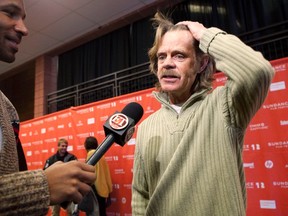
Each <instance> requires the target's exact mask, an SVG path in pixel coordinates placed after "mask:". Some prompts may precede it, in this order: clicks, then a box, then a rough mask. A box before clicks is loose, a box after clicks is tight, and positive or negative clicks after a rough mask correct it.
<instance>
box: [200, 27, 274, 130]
mask: <svg viewBox="0 0 288 216" xmlns="http://www.w3.org/2000/svg"><path fill="white" fill-rule="evenodd" d="M200 49H201V50H202V51H203V52H205V53H209V54H210V55H211V56H213V57H214V59H215V62H216V68H217V69H218V70H219V71H221V72H223V73H224V74H225V75H226V76H227V77H228V80H227V83H226V85H225V89H226V91H225V94H226V95H224V97H225V98H226V100H225V103H227V104H226V105H227V106H225V107H226V109H227V110H226V111H225V112H226V114H227V116H229V118H228V120H229V121H230V123H231V124H232V125H234V126H235V127H240V128H242V129H243V128H246V127H247V126H248V124H249V122H250V120H251V118H252V117H253V116H254V114H255V113H256V112H257V110H258V109H259V108H260V107H261V105H262V103H263V102H264V100H265V98H266V95H267V93H268V89H269V86H270V83H271V80H272V78H273V76H274V70H273V68H272V66H271V64H270V62H269V61H267V60H266V59H265V58H264V57H263V56H262V54H261V53H260V52H257V51H254V50H253V49H252V48H251V47H249V46H247V45H245V44H244V43H243V42H242V41H241V40H240V39H239V38H237V37H236V36H234V35H231V34H226V33H225V32H223V31H222V30H220V29H218V28H214V27H213V28H209V29H207V30H206V31H205V32H204V35H203V37H202V39H201V41H200ZM232 113H233V114H232Z"/></svg>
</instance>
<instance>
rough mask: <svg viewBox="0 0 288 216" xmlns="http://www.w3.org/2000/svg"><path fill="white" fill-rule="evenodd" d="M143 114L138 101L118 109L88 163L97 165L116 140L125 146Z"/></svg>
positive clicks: (108, 122) (110, 119)
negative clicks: (119, 110) (120, 109)
mask: <svg viewBox="0 0 288 216" xmlns="http://www.w3.org/2000/svg"><path fill="white" fill-rule="evenodd" d="M142 116H143V108H142V106H141V105H140V104H138V103H136V102H131V103H129V104H127V105H126V106H125V107H124V109H123V110H122V112H118V111H116V112H115V113H114V114H113V115H112V116H111V117H109V118H108V119H107V121H106V122H105V123H104V125H103V127H104V132H105V136H106V138H105V139H104V140H103V142H102V143H101V144H100V145H99V146H98V148H97V149H96V150H95V152H94V153H93V154H92V155H91V157H90V158H89V159H88V160H87V162H86V163H87V164H89V165H93V166H95V165H96V163H97V162H98V161H99V160H100V158H101V157H102V156H103V155H104V154H105V153H106V152H107V151H108V149H109V148H110V147H111V146H112V144H113V143H114V142H116V143H117V144H119V145H121V146H124V145H125V143H126V142H127V141H129V140H130V139H131V137H132V136H133V133H134V131H135V125H136V124H137V123H138V122H139V120H140V119H141V118H142ZM68 205H69V202H64V203H62V204H61V207H62V208H64V209H66V208H67V206H68Z"/></svg>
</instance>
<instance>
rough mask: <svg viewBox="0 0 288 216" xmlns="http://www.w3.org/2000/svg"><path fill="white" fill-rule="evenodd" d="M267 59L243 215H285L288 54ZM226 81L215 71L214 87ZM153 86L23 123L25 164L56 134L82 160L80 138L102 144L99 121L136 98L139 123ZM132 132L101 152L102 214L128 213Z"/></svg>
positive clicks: (53, 146) (33, 162)
mask: <svg viewBox="0 0 288 216" xmlns="http://www.w3.org/2000/svg"><path fill="white" fill-rule="evenodd" d="M271 63H272V65H273V67H274V68H275V71H276V75H275V77H274V79H273V82H272V84H271V86H270V90H269V94H268V97H267V99H266V100H265V102H264V104H263V105H262V108H261V109H260V110H259V111H258V112H257V114H256V115H255V117H254V118H253V119H252V121H251V123H250V124H249V126H248V128H247V134H246V137H245V143H244V149H243V152H244V153H243V158H244V167H245V173H246V181H247V182H246V187H247V193H248V209H247V215H248V216H255V215H261V216H286V215H288V90H287V87H288V86H287V85H288V58H283V59H279V60H275V61H272V62H271ZM225 82H226V77H225V76H224V74H223V73H219V74H216V81H215V84H214V87H217V86H220V85H223V84H224V83H225ZM153 90H154V89H147V90H144V91H140V92H136V93H132V94H128V95H124V96H119V97H115V98H111V99H108V100H103V101H99V102H95V103H90V104H87V105H83V106H79V107H71V108H70V109H66V110H62V111H60V112H56V113H53V114H49V115H46V116H43V117H40V118H36V119H33V120H29V121H25V122H22V123H21V129H20V138H21V141H22V145H23V149H24V152H25V155H26V159H27V163H28V168H29V169H30V170H31V169H42V168H43V166H44V163H45V160H46V159H47V158H48V157H50V156H51V155H52V154H55V153H56V151H57V141H58V139H59V138H66V139H67V140H68V142H69V146H68V151H69V152H71V153H73V154H75V155H76V156H77V157H78V160H80V161H85V158H86V152H85V149H84V145H83V143H84V140H85V138H86V137H87V136H95V137H96V138H97V139H98V141H99V143H101V142H102V141H103V140H104V138H105V134H104V129H103V124H104V123H105V121H106V120H107V118H108V117H109V116H111V115H112V114H113V113H114V112H115V111H121V110H122V109H123V108H124V106H126V105H127V104H128V103H130V102H137V103H139V104H141V105H142V107H143V109H144V115H143V117H142V119H141V120H140V122H141V121H143V120H144V119H145V118H147V117H148V116H149V115H150V114H151V113H153V112H155V111H156V110H158V109H159V108H160V104H159V103H158V102H157V101H156V100H155V99H154V98H153V96H152V91H153ZM140 122H139V123H140ZM139 123H138V124H139ZM138 124H137V125H138ZM136 133H137V126H136V131H135V133H134V135H133V137H132V139H131V140H130V141H128V143H126V145H124V146H123V147H121V146H120V145H118V144H113V145H112V146H111V148H110V149H109V150H108V151H107V152H106V154H105V156H104V157H105V159H106V160H107V162H108V164H109V167H110V171H111V176H112V181H113V192H112V194H111V198H112V205H111V206H110V207H109V208H108V209H107V215H111V216H112V215H113V216H114V215H117V216H121V215H123V216H124V215H125V216H128V215H131V181H132V175H133V160H134V147H135V135H136ZM49 215H50V212H49ZM61 215H65V213H64V211H61ZM80 215H84V213H81V214H80Z"/></svg>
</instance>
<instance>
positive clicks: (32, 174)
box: [0, 91, 50, 216]
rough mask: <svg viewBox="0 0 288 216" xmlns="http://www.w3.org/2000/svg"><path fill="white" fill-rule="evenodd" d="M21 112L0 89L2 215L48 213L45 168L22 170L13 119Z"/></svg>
mask: <svg viewBox="0 0 288 216" xmlns="http://www.w3.org/2000/svg"><path fill="white" fill-rule="evenodd" d="M13 120H17V121H18V120H19V119H18V114H17V112H16V110H15V108H14V106H13V105H12V104H11V102H10V101H9V100H8V99H7V97H6V96H5V95H4V94H3V93H2V92H1V91H0V127H1V133H2V142H1V143H0V215H1V216H6V215H7V216H13V215H15V216H16V215H17V216H18V215H21V216H22V215H23V216H24V215H25V216H26V215H27V216H28V215H29V216H34V215H39V216H40V215H46V214H47V212H48V207H49V202H50V198H49V190H48V183H47V179H46V176H45V174H44V172H43V171H42V170H35V171H25V172H19V166H18V155H17V148H16V140H15V136H14V131H13V128H12V121H13Z"/></svg>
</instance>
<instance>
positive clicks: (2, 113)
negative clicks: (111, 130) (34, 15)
mask: <svg viewBox="0 0 288 216" xmlns="http://www.w3.org/2000/svg"><path fill="white" fill-rule="evenodd" d="M25 16H26V12H25V8H24V3H23V0H1V1H0V61H3V62H7V63H12V62H13V61H15V54H16V53H17V51H18V48H19V44H20V43H21V40H22V37H23V36H26V35H27V34H28V30H27V28H26V26H25V24H24V19H25ZM15 124H16V126H14V125H15ZM18 129H19V117H18V114H17V111H16V109H15V108H14V106H13V105H12V103H11V102H10V101H9V99H8V98H7V97H6V96H5V95H4V94H3V93H2V91H0V215H1V216H14V215H15V216H16V215H23V216H35V215H37V216H42V215H43V216H44V215H47V213H48V210H49V205H56V204H60V203H63V202H71V201H73V202H75V203H79V202H80V201H81V200H82V199H83V197H84V196H85V195H86V194H87V193H89V192H90V191H91V186H90V184H92V183H93V182H94V181H95V168H94V167H93V166H90V165H88V164H85V163H82V162H79V161H71V162H68V163H61V162H57V163H55V164H54V165H52V166H51V167H49V168H48V169H46V170H41V169H39V170H23V169H22V168H26V167H27V166H26V164H25V163H26V160H25V155H24V152H23V149H22V146H21V145H18V146H17V143H18V144H19V143H20V142H19V137H18V133H19V131H18ZM14 130H15V134H14ZM15 135H16V139H15ZM20 168H21V169H20ZM19 170H22V171H19Z"/></svg>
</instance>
